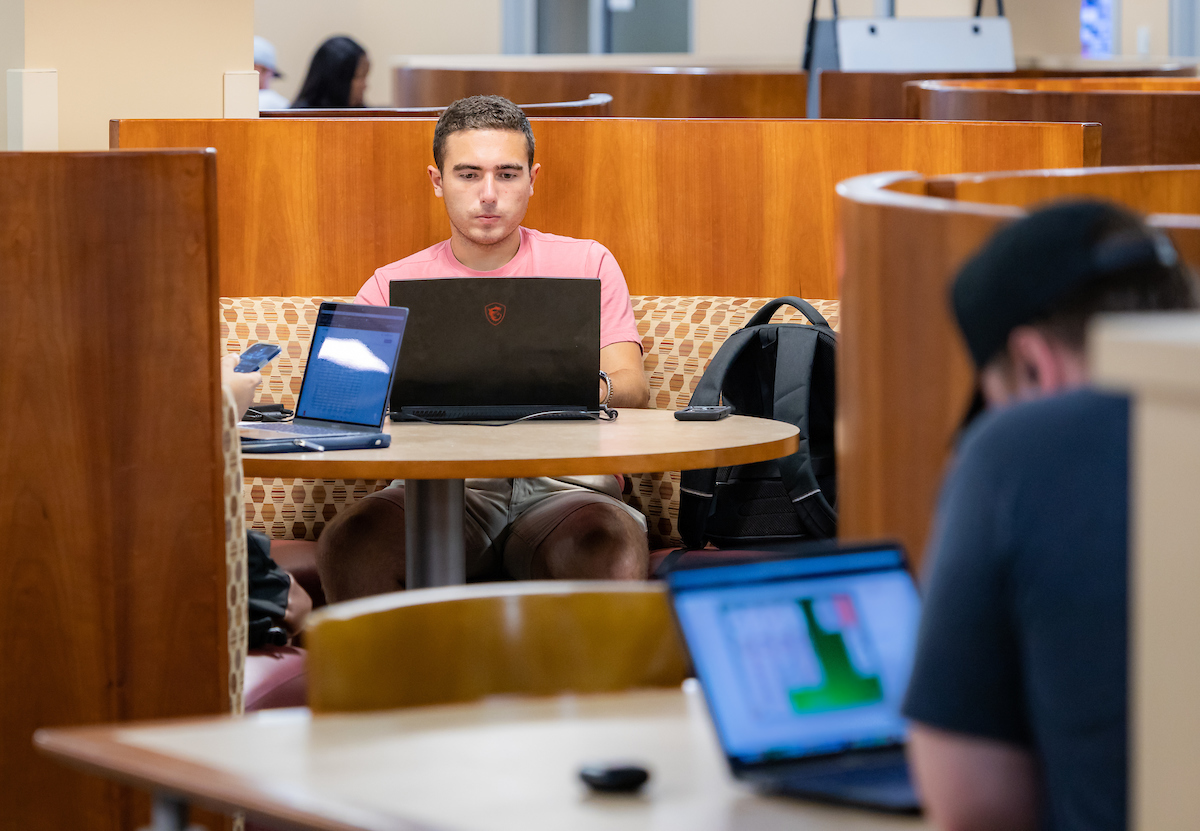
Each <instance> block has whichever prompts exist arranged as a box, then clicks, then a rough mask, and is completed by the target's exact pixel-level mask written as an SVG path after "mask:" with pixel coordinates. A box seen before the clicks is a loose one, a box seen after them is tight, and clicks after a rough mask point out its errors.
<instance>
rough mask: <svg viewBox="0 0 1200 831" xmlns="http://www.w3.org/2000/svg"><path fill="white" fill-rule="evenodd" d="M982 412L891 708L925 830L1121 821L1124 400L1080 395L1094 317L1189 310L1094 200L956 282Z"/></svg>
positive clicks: (1031, 221) (944, 503)
mask: <svg viewBox="0 0 1200 831" xmlns="http://www.w3.org/2000/svg"><path fill="white" fill-rule="evenodd" d="M952 300H953V305H954V311H955V315H956V317H957V320H958V324H959V327H960V329H961V330H962V334H963V337H964V339H965V341H966V344H967V348H968V350H969V351H970V354H971V358H972V360H973V362H974V364H975V367H976V370H977V372H978V377H979V383H980V390H981V394H982V399H983V400H984V401H985V402H986V404H987V405H988V412H985V413H983V414H982V415H980V417H979V418H978V419H976V421H975V423H973V424H971V425H970V427H969V428H968V429H967V430H966V432H965V434H964V436H963V439H962V442H961V445H960V447H959V451H958V454H957V458H956V460H955V463H954V465H953V468H952V469H951V471H950V473H949V475H948V476H947V479H946V481H945V483H944V486H943V491H942V496H941V501H940V504H939V506H938V512H937V517H936V520H935V523H934V529H933V534H932V538H931V543H930V548H929V553H928V556H927V558H926V563H927V566H926V567H927V569H928V572H927V576H928V581H927V586H926V590H925V608H924V612H923V615H922V620H921V630H920V635H919V638H918V646H917V657H916V663H915V666H914V668H913V675H912V680H911V682H910V684H909V689H908V693H907V696H906V699H905V703H904V712H905V715H906V716H907V717H908V718H909V719H911V720H912V722H913V724H912V738H911V742H910V746H909V750H910V757H911V761H912V765H913V770H914V773H915V776H916V779H917V784H918V787H919V789H920V791H921V793H922V798H923V800H924V802H925V807H926V810H927V813H928V814H929V816H930V817H931V819H932V820H933V822H934V824H935V825H936V826H938V827H941V828H971V829H992V828H997V829H998V828H1004V829H1024V828H1045V829H1085V828H1086V829H1089V831H1098V830H1101V829H1123V828H1125V823H1126V819H1125V817H1126V757H1127V752H1126V703H1127V695H1126V673H1127V665H1126V643H1127V635H1126V626H1127V614H1126V589H1127V580H1126V570H1127V567H1128V520H1127V512H1128V483H1127V479H1128V446H1129V445H1128V432H1129V414H1128V402H1127V401H1126V399H1124V398H1123V397H1120V396H1116V395H1110V394H1105V393H1101V392H1098V391H1096V390H1093V389H1090V388H1088V387H1087V381H1088V369H1087V363H1086V356H1085V348H1084V347H1085V338H1086V332H1087V325H1088V322H1089V321H1090V320H1091V318H1092V317H1093V316H1094V315H1096V314H1098V313H1102V312H1116V311H1150V310H1168V309H1190V308H1194V307H1195V306H1196V294H1195V289H1194V287H1193V281H1192V278H1191V276H1190V275H1189V273H1188V272H1187V270H1186V269H1185V268H1184V266H1183V265H1182V263H1180V262H1179V258H1178V255H1177V254H1176V252H1175V249H1174V248H1173V247H1172V245H1171V243H1170V241H1169V240H1168V239H1167V238H1166V237H1165V236H1164V235H1162V234H1161V233H1159V232H1157V231H1154V230H1152V229H1150V228H1148V227H1147V226H1146V225H1145V224H1144V223H1143V222H1142V221H1141V220H1140V219H1138V217H1136V216H1135V215H1133V214H1131V213H1129V212H1128V211H1125V210H1123V209H1121V208H1118V207H1115V206H1113V205H1109V204H1106V203H1101V202H1092V201H1088V202H1072V203H1066V204H1059V205H1055V206H1052V207H1048V208H1045V209H1043V210H1039V211H1037V212H1035V213H1032V214H1030V215H1029V216H1028V217H1026V218H1024V219H1022V220H1020V221H1018V222H1015V223H1013V224H1012V225H1009V226H1007V227H1005V228H1004V229H1002V230H1001V231H999V232H998V233H997V234H996V235H995V236H994V237H993V238H992V239H991V240H990V241H989V242H988V243H987V244H986V245H985V246H984V247H983V248H982V250H980V251H979V252H978V253H977V254H976V255H975V256H974V257H973V258H972V259H971V260H970V261H969V262H967V264H966V265H965V266H964V267H963V268H962V270H961V271H960V272H959V275H958V277H957V279H956V280H955V282H954V286H953V291H952Z"/></svg>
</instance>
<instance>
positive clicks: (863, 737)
mask: <svg viewBox="0 0 1200 831" xmlns="http://www.w3.org/2000/svg"><path fill="white" fill-rule="evenodd" d="M668 583H669V585H670V588H671V593H672V599H673V602H674V605H675V612H676V616H677V617H678V619H679V623H680V626H681V628H682V630H683V634H684V638H685V639H686V640H687V645H688V650H689V651H690V653H691V656H692V661H693V663H694V664H695V668H696V674H697V676H698V677H699V679H700V682H701V685H702V686H703V687H704V691H705V695H706V697H707V699H708V705H709V709H710V710H711V712H712V716H713V719H714V721H715V723H716V727H717V732H718V734H719V736H720V738H721V743H722V745H723V746H724V749H725V753H726V755H727V756H729V757H730V760H731V761H732V762H734V763H735V765H736V764H747V765H748V764H755V763H759V762H767V761H775V760H784V759H798V758H802V757H805V756H816V755H824V754H831V753H840V752H844V751H847V750H854V749H859V748H870V747H883V746H888V745H896V744H900V743H902V742H903V741H904V738H905V734H906V723H905V721H904V719H903V718H902V717H901V715H900V702H901V699H902V697H903V695H904V691H905V688H906V687H907V686H908V677H909V673H910V672H911V669H912V662H913V653H914V649H915V646H916V634H917V623H918V618H919V615H920V601H919V599H918V596H917V591H916V587H915V586H914V585H913V581H912V578H911V577H910V576H909V574H908V572H907V570H906V569H905V567H904V556H903V553H902V552H901V551H900V550H899V549H896V548H890V549H877V550H867V551H863V550H859V551H857V552H853V553H841V554H836V555H831V556H819V557H810V558H805V559H795V560H782V561H772V562H765V563H748V564H745V565H734V566H723V567H717V568H706V569H696V570H689V571H679V572H674V573H672V574H671V575H670V576H669V577H668Z"/></svg>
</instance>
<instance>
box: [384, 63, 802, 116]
mask: <svg viewBox="0 0 1200 831" xmlns="http://www.w3.org/2000/svg"><path fill="white" fill-rule="evenodd" d="M394 72H395V86H394V89H395V91H396V92H395V98H396V100H395V101H394V102H393V103H395V105H396V106H398V107H429V106H445V105H446V104H449V103H450V102H451V101H455V100H457V99H459V98H465V97H467V96H469V95H503V96H504V97H505V98H508V99H510V100H512V101H570V100H572V99H576V98H585V97H586V96H588V95H589V94H591V93H593V92H607V93H609V94H611V95H612V97H613V104H612V115H613V116H615V117H618V118H804V116H805V107H806V101H807V94H808V80H807V75H805V73H803V72H799V71H797V70H796V69H794V68H790V67H786V68H785V67H778V68H769V67H754V66H748V67H736V66H647V67H624V68H602V67H596V68H588V69H572V68H563V67H555V68H547V69H529V68H506V69H449V68H434V67H418V66H398V67H396V68H395V69H394ZM531 114H532V113H531Z"/></svg>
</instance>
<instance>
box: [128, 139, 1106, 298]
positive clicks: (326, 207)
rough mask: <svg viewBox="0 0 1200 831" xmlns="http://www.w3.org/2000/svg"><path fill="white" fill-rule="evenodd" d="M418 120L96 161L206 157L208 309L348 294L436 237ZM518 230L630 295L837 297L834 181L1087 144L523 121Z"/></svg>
mask: <svg viewBox="0 0 1200 831" xmlns="http://www.w3.org/2000/svg"><path fill="white" fill-rule="evenodd" d="M433 127H434V122H433V121H432V120H424V119H396V120H375V119H327V120H315V119H276V120H267V119H250V120H234V119H217V120H144V121H143V120H132V121H120V122H114V124H113V143H114V146H119V147H121V148H139V147H142V148H145V147H215V148H216V149H217V156H218V164H217V168H218V179H219V182H220V187H219V190H218V198H219V200H220V217H221V224H220V240H221V293H222V295H225V296H264V295H304V296H316V295H321V296H337V295H347V294H354V293H355V292H356V291H357V290H358V289H359V287H360V286H361V285H362V284H363V282H365V281H366V279H367V278H368V277H370V276H371V274H372V273H373V271H374V270H375V269H376V268H378V267H380V266H382V265H384V264H386V263H389V262H392V261H394V260H397V259H400V258H401V257H405V256H407V255H409V254H412V253H414V252H416V251H419V250H421V249H423V248H425V247H427V246H429V245H432V244H433V243H436V242H439V241H441V240H444V239H446V238H447V237H448V236H449V223H448V221H447V219H446V214H445V210H444V209H443V206H442V204H441V202H440V200H438V199H437V198H436V197H435V196H434V195H433V191H432V188H431V186H430V184H429V178H428V175H427V173H426V166H427V165H428V164H429V163H430V161H432V159H431V150H430V146H431V142H432V136H433ZM533 130H534V134H535V136H536V137H537V154H538V161H539V162H540V163H541V165H542V170H541V173H540V174H539V177H538V179H537V185H536V192H535V194H534V196H533V198H532V199H531V201H530V210H529V214H528V216H527V218H526V221H525V224H526V225H527V226H528V227H531V228H537V229H539V230H542V231H547V232H551V233H556V234H564V235H567V236H572V237H583V238H589V239H596V240H599V241H600V242H602V243H603V244H604V245H605V246H607V247H608V248H609V249H610V250H611V251H612V253H613V255H614V256H615V257H616V260H617V262H618V263H620V265H621V268H622V269H623V271H624V273H625V276H626V279H627V281H628V283H629V289H630V291H631V292H632V293H633V294H642V295H726V296H728V295H734V296H749V297H761V296H773V295H784V294H800V295H802V296H804V297H812V298H822V299H834V298H836V297H837V296H838V294H839V291H838V284H837V272H838V268H837V261H836V256H835V241H836V239H837V210H836V203H835V195H834V185H835V183H837V182H838V181H840V180H841V179H845V178H848V177H851V176H855V175H859V174H862V173H869V172H872V171H879V170H887V169H898V168H899V169H912V170H918V171H921V172H922V173H925V174H928V175H938V174H945V173H956V172H959V171H964V170H1014V169H1028V168H1031V167H1079V166H1085V165H1091V164H1094V163H1095V160H1096V157H1097V154H1098V147H1099V128H1098V127H1097V126H1096V125H1080V124H1073V125H1069V124H975V123H967V122H954V123H941V124H939V123H935V122H876V121H824V120H808V119H803V120H800V119H793V120H779V121H760V120H749V119H736V120H732V119H725V120H647V119H635V120H626V119H593V120H589V119H545V120H542V119H534V120H533Z"/></svg>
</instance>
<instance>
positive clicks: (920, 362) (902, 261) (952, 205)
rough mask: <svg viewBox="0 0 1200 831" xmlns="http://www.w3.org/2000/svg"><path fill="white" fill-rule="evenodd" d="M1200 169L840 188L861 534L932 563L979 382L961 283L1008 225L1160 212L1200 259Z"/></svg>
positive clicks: (850, 534)
mask: <svg viewBox="0 0 1200 831" xmlns="http://www.w3.org/2000/svg"><path fill="white" fill-rule="evenodd" d="M1197 185H1200V166H1196V167H1175V168H1091V169H1087V170H1082V169H1080V170H1058V171H1022V172H1015V173H998V174H979V175H959V176H952V177H945V178H928V179H927V178H925V177H921V176H919V175H916V174H911V173H886V174H879V175H874V176H862V177H857V178H855V179H851V180H849V181H846V182H842V183H841V184H839V185H838V196H839V203H840V207H841V211H842V220H843V234H844V238H845V246H846V270H845V276H844V279H843V284H842V303H841V306H840V312H841V327H842V328H841V337H840V341H839V351H838V413H839V417H840V419H841V421H840V423H839V429H840V431H841V432H840V434H839V437H838V446H839V451H838V489H839V494H838V510H839V521H840V529H839V530H840V532H841V534H842V536H843V537H845V538H848V539H859V538H878V537H888V538H892V539H899V540H900V541H902V542H903V543H904V544H905V545H906V546H907V547H908V550H909V553H910V555H911V556H912V558H913V561H914V562H916V563H919V562H920V561H921V557H922V555H923V554H924V548H925V545H926V542H927V539H928V534H929V531H930V521H931V519H932V517H933V512H934V507H935V503H936V499H937V493H938V489H939V486H940V483H941V479H942V475H943V473H944V471H945V467H946V464H947V462H948V461H949V459H950V457H951V455H952V451H953V445H954V441H955V437H956V433H957V430H958V428H959V426H960V424H961V423H962V418H963V415H964V413H965V412H966V410H967V406H968V403H969V401H970V398H971V394H972V391H973V388H974V387H973V384H974V381H973V372H972V369H971V366H970V360H969V358H968V357H967V353H966V348H965V346H964V345H963V344H962V342H961V340H960V337H959V334H958V330H957V327H956V325H955V323H954V321H953V317H952V314H951V311H950V304H949V296H948V292H949V287H950V284H951V283H952V281H953V278H954V275H955V274H956V273H957V270H958V268H959V267H960V266H961V264H962V263H963V262H964V261H965V260H966V258H967V257H969V256H970V255H971V254H972V253H973V252H974V251H975V250H976V249H977V248H978V247H979V245H981V244H982V243H983V242H984V241H985V240H986V239H987V238H988V237H989V236H990V235H991V234H992V233H993V232H994V231H995V230H996V229H997V228H998V227H1000V226H1001V225H1002V224H1004V223H1006V222H1009V221H1012V220H1013V219H1015V218H1017V217H1019V216H1022V215H1023V214H1024V213H1025V210H1024V206H1027V205H1033V204H1036V203H1039V202H1043V201H1046V200H1049V199H1055V198H1064V197H1070V196H1091V197H1097V198H1104V199H1110V200H1112V201H1116V202H1121V203H1124V204H1125V205H1127V206H1129V207H1131V208H1133V209H1135V210H1138V211H1141V212H1143V213H1147V214H1150V215H1151V216H1150V217H1149V219H1150V222H1151V223H1152V224H1155V225H1158V226H1160V227H1163V228H1166V229H1168V230H1169V232H1170V234H1171V236H1172V238H1173V239H1174V241H1175V243H1176V245H1177V246H1178V248H1179V251H1180V254H1181V256H1182V257H1183V258H1184V259H1185V260H1186V261H1187V262H1189V263H1190V264H1192V265H1193V267H1195V266H1196V265H1200V187H1197Z"/></svg>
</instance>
